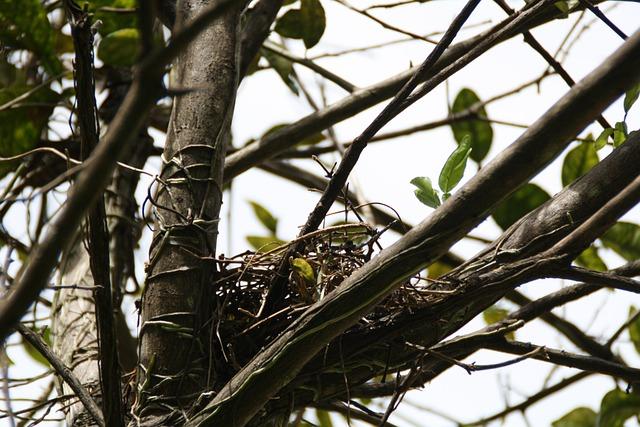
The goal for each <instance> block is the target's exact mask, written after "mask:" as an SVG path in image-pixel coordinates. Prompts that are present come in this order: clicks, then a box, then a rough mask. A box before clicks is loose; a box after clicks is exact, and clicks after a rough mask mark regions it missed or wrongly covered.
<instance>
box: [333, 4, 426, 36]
mask: <svg viewBox="0 0 640 427" xmlns="http://www.w3.org/2000/svg"><path fill="white" fill-rule="evenodd" d="M335 1H336V2H337V3H339V4H341V5H343V6H344V7H346V8H347V9H349V10H352V11H354V12H356V13H358V14H360V15H362V16H364V17H366V18H369V19H370V20H372V21H374V22H376V23H378V24H380V25H381V26H382V27H383V28H386V29H387V30H390V31H394V32H396V33H400V34H404V35H405V36H409V37H411V38H412V39H415V40H422V41H425V42H427V43H431V44H437V43H438V42H435V41H433V40H431V39H428V38H427V37H423V36H421V35H420V34H415V33H412V32H411V31H406V30H403V29H402V28H399V27H396V26H395V25H391V24H389V23H388V22H385V21H383V20H382V19H380V18H378V17H376V16H374V15H372V14H370V13H369V12H367V11H366V10H361V9H358V8H356V7H353V6H351V5H350V4H349V3H347V2H346V1H344V0H335Z"/></svg>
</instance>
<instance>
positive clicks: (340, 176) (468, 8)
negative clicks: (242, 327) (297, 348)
mask: <svg viewBox="0 0 640 427" xmlns="http://www.w3.org/2000/svg"><path fill="white" fill-rule="evenodd" d="M479 2H480V0H469V1H468V2H467V3H466V5H465V6H464V7H463V8H462V10H461V11H460V13H459V14H458V15H457V16H456V17H455V19H454V20H453V22H452V23H451V25H450V26H449V28H448V29H447V31H446V32H445V34H444V35H443V36H442V39H441V40H440V42H438V44H437V45H436V47H435V48H434V49H433V50H432V51H431V52H430V53H429V55H428V56H427V58H426V59H425V60H424V62H423V63H422V64H421V65H420V66H419V67H418V69H417V70H416V71H415V73H414V74H413V76H412V77H411V78H410V79H409V81H408V82H407V83H406V84H405V85H404V86H403V87H402V89H400V91H399V92H398V93H397V94H396V96H394V98H393V100H392V101H391V102H389V104H388V105H387V106H386V107H385V108H384V109H383V110H382V112H380V114H378V116H377V117H376V118H375V119H374V120H373V121H372V122H371V124H369V126H367V128H366V129H365V130H364V131H363V132H362V133H361V134H360V135H359V136H358V137H356V138H355V139H354V141H353V144H352V145H351V146H350V147H349V148H348V149H347V151H346V152H345V154H344V156H343V158H342V160H341V161H340V164H339V165H338V168H337V169H336V171H335V173H333V175H332V176H331V179H330V180H329V183H328V185H327V187H326V189H325V190H324V193H323V194H322V196H321V197H320V200H319V201H318V203H317V204H316V206H315V208H314V209H313V211H312V212H311V213H310V214H309V217H308V218H307V221H306V222H305V224H304V225H303V226H302V228H301V230H300V235H304V234H308V233H310V232H311V231H314V230H316V229H317V228H318V226H319V225H320V224H321V223H322V221H323V220H324V218H325V216H326V215H327V212H328V211H329V209H330V208H331V206H332V205H333V202H334V201H335V200H336V198H337V197H338V196H339V194H340V192H341V191H342V189H343V188H344V186H345V184H346V183H347V179H348V177H349V174H350V173H351V170H352V169H353V168H354V167H355V165H356V163H357V162H358V159H359V157H360V154H361V153H362V151H363V150H364V149H365V148H366V146H367V143H368V142H369V140H370V139H371V138H372V137H373V136H375V134H376V133H377V132H378V131H379V130H380V129H382V127H383V126H384V125H386V124H387V123H389V121H391V119H393V118H394V117H395V116H397V115H398V114H400V112H402V111H403V110H404V109H405V108H406V107H405V106H404V105H403V104H404V103H405V100H406V99H407V97H409V95H410V94H411V93H412V92H413V90H414V89H415V88H416V86H418V84H419V83H420V81H422V80H423V79H424V78H425V76H426V75H427V74H428V73H430V72H431V69H432V67H433V66H434V65H435V64H436V61H438V59H439V58H440V57H441V56H442V54H443V53H444V52H445V50H446V49H447V47H448V46H449V45H450V44H451V42H452V41H453V39H454V38H455V36H456V34H457V33H458V31H459V30H460V28H462V25H463V24H464V23H465V22H466V20H467V19H468V18H469V16H471V13H472V12H473V10H474V9H475V7H476V6H477V5H478V3H479ZM300 249H301V247H300V246H296V247H293V248H292V250H291V251H290V252H289V253H288V254H287V256H285V257H284V260H285V261H286V262H283V263H282V264H281V266H280V268H279V269H278V274H277V275H276V280H275V281H274V282H273V283H272V284H271V286H270V287H269V291H268V292H267V295H266V297H265V301H264V304H263V308H261V313H263V314H266V315H269V314H271V313H272V312H273V311H275V310H277V308H278V304H280V303H281V302H282V300H283V298H282V296H283V294H284V292H285V290H286V285H287V279H286V278H287V277H288V273H287V270H288V268H289V265H288V259H289V256H291V255H293V254H295V252H299V251H300Z"/></svg>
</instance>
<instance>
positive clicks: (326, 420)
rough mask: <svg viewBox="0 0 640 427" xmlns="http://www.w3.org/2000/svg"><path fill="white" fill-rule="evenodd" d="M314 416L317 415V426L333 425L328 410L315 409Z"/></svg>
mask: <svg viewBox="0 0 640 427" xmlns="http://www.w3.org/2000/svg"><path fill="white" fill-rule="evenodd" d="M316 417H318V427H333V423H332V422H331V416H330V415H329V412H327V411H323V410H321V409H316Z"/></svg>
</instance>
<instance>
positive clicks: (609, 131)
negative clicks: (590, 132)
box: [595, 128, 613, 150]
mask: <svg viewBox="0 0 640 427" xmlns="http://www.w3.org/2000/svg"><path fill="white" fill-rule="evenodd" d="M612 135H613V128H606V129H603V130H602V132H601V133H600V135H599V136H598V138H597V139H596V142H595V145H596V150H600V149H601V148H604V147H605V146H606V145H607V143H608V142H609V137H611V136H612Z"/></svg>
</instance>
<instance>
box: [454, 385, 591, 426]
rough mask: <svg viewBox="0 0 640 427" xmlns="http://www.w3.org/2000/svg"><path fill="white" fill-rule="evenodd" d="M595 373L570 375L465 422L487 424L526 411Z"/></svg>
mask: <svg viewBox="0 0 640 427" xmlns="http://www.w3.org/2000/svg"><path fill="white" fill-rule="evenodd" d="M590 375H593V373H592V372H579V373H577V374H575V375H573V376H570V377H569V378H566V379H563V380H562V381H560V382H558V383H557V384H554V385H552V386H551V387H548V388H545V389H543V390H540V391H539V392H537V393H536V394H534V395H532V396H530V397H528V398H527V399H526V400H525V401H523V402H521V403H518V404H517V405H513V406H507V407H506V408H504V409H503V410H502V411H500V412H497V413H495V414H493V415H490V416H488V417H485V418H482V419H479V420H477V421H475V422H472V423H468V424H467V423H465V425H470V426H471V425H473V426H475V425H485V424H488V423H489V422H491V421H494V420H498V419H501V418H504V417H506V416H507V415H509V414H510V413H512V412H524V411H526V410H527V408H529V407H530V406H532V405H533V404H535V403H537V402H539V401H541V400H542V399H544V398H546V397H549V396H551V395H553V394H554V393H556V392H558V391H560V390H562V389H565V388H567V387H569V386H570V385H572V384H575V383H577V382H578V381H581V380H583V379H585V378H587V377H588V376H590Z"/></svg>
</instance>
